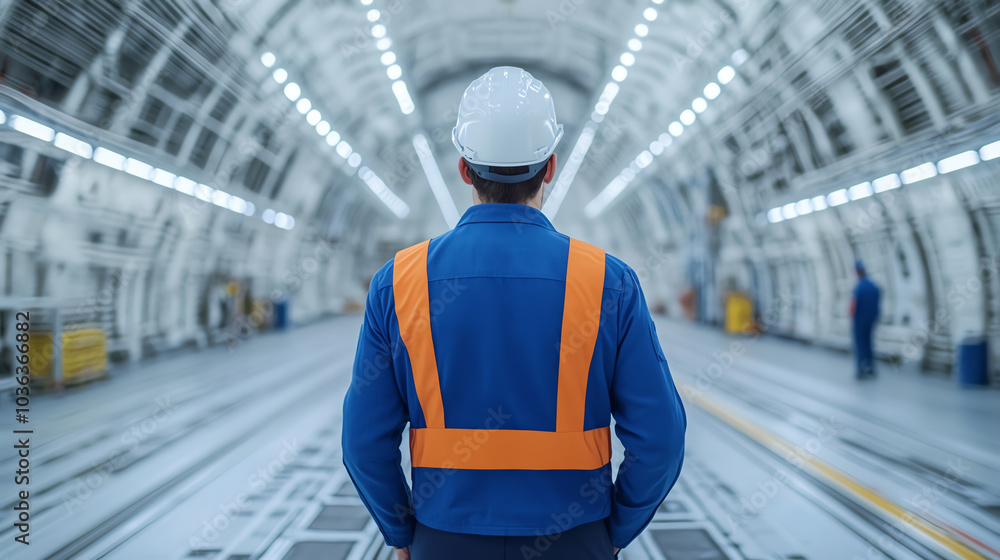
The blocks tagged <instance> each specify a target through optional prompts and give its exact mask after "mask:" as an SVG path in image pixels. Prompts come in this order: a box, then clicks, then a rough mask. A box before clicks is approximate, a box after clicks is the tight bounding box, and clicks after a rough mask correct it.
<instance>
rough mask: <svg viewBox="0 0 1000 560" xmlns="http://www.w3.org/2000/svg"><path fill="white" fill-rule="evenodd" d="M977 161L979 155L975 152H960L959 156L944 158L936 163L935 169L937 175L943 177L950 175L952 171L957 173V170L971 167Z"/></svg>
mask: <svg viewBox="0 0 1000 560" xmlns="http://www.w3.org/2000/svg"><path fill="white" fill-rule="evenodd" d="M979 161H980V160H979V153H978V152H976V151H975V150H969V151H967V152H962V153H960V154H956V155H953V156H951V157H947V158H944V159H943V160H941V161H939V162H938V163H937V169H938V173H941V174H942V175H944V174H945V173H951V172H952V171H958V170H959V169H965V168H966V167H971V166H973V165H976V164H977V163H979Z"/></svg>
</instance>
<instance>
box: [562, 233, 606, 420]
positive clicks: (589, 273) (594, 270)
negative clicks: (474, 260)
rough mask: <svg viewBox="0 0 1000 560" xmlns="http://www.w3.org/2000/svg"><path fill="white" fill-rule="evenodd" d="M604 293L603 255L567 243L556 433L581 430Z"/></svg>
mask: <svg viewBox="0 0 1000 560" xmlns="http://www.w3.org/2000/svg"><path fill="white" fill-rule="evenodd" d="M603 292H604V251H602V250H600V249H598V248H597V247H594V246H593V245H588V244H586V243H583V242H582V241H577V240H576V239H570V240H569V260H568V261H567V264H566V297H565V300H564V304H563V317H562V337H561V338H560V341H559V396H558V400H557V401H556V431H557V432H578V431H580V430H582V429H583V421H584V411H585V410H586V405H587V376H588V374H589V372H590V359H591V357H592V356H593V355H594V345H595V344H596V343H597V327H598V326H600V322H601V295H602V293H603Z"/></svg>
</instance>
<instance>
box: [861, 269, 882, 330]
mask: <svg viewBox="0 0 1000 560" xmlns="http://www.w3.org/2000/svg"><path fill="white" fill-rule="evenodd" d="M880 300H881V293H880V290H879V289H878V286H876V285H875V283H874V282H872V281H871V280H869V279H868V277H867V276H864V277H862V278H861V279H859V280H858V284H857V286H855V288H854V305H855V310H854V321H855V323H857V324H859V325H871V324H874V323H875V321H876V320H877V319H878V316H879V304H880Z"/></svg>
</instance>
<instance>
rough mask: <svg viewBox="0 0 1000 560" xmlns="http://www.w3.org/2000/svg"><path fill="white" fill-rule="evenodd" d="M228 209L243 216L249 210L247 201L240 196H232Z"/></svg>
mask: <svg viewBox="0 0 1000 560" xmlns="http://www.w3.org/2000/svg"><path fill="white" fill-rule="evenodd" d="M226 208H229V209H230V210H232V211H233V212H236V213H238V214H242V213H244V212H246V210H247V201H245V200H243V199H242V198H240V197H238V196H232V195H230V197H229V203H228V204H227V205H226Z"/></svg>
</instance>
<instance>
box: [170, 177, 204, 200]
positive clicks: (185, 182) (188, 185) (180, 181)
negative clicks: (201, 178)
mask: <svg viewBox="0 0 1000 560" xmlns="http://www.w3.org/2000/svg"><path fill="white" fill-rule="evenodd" d="M197 188H198V183H195V182H194V181H192V180H191V179H188V178H187V177H178V178H177V179H174V189H175V190H177V191H179V192H182V193H184V194H189V195H192V196H193V195H194V191H195V189H197Z"/></svg>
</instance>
